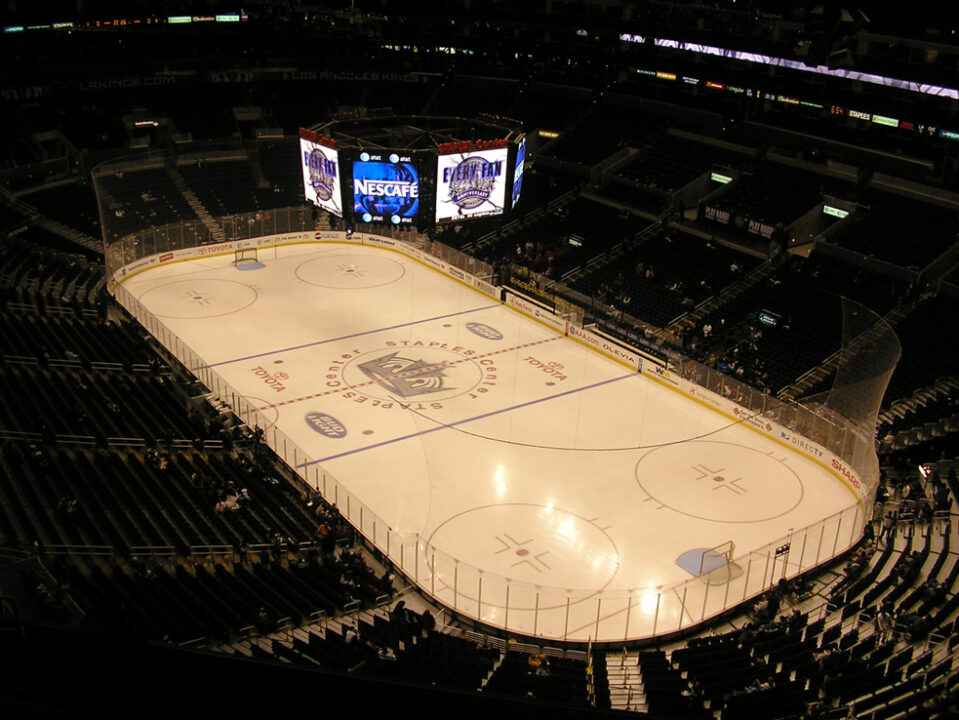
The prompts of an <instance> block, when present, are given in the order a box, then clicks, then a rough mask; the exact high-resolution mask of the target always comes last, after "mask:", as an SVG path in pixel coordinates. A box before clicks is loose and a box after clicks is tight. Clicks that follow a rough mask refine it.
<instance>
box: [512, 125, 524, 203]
mask: <svg viewBox="0 0 959 720" xmlns="http://www.w3.org/2000/svg"><path fill="white" fill-rule="evenodd" d="M525 168H526V138H525V137H524V138H523V139H522V140H520V141H519V147H517V148H516V166H515V168H514V169H513V200H512V202H511V203H510V207H511V208H514V207H516V203H518V202H519V196H520V195H521V194H522V192H523V171H524V169H525Z"/></svg>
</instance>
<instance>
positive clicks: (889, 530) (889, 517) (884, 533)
mask: <svg viewBox="0 0 959 720" xmlns="http://www.w3.org/2000/svg"><path fill="white" fill-rule="evenodd" d="M895 536H896V513H895V511H893V510H890V511H889V512H887V513H886V515H885V517H884V518H883V519H882V530H881V531H880V532H879V542H882V541H883V539H884V538H885V539H886V540H887V541H888V542H892V541H893V540H894V538H895Z"/></svg>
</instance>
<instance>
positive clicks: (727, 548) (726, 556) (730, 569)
mask: <svg viewBox="0 0 959 720" xmlns="http://www.w3.org/2000/svg"><path fill="white" fill-rule="evenodd" d="M735 550H736V543H734V542H733V541H732V540H730V541H728V542H724V543H722V544H720V545H717V546H716V547H713V548H709V549H708V550H704V551H703V556H702V558H700V561H699V577H700V578H702V579H703V581H705V582H706V583H708V584H710V585H722V584H723V583H727V582H729V581H730V580H732V579H734V578H737V577H739V575H741V574H742V568H741V567H739V566H738V565H737V564H736V563H735V562H733V552H734V551H735Z"/></svg>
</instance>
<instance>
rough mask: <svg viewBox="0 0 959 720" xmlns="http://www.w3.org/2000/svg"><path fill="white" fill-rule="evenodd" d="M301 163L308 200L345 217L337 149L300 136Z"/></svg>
mask: <svg viewBox="0 0 959 720" xmlns="http://www.w3.org/2000/svg"><path fill="white" fill-rule="evenodd" d="M300 164H301V165H302V168H303V191H304V193H305V195H306V199H307V201H309V202H311V203H313V204H314V205H319V206H320V207H321V208H323V209H324V210H326V211H327V212H331V213H333V214H334V215H336V216H337V217H343V207H342V203H341V201H340V183H339V178H340V173H339V158H338V153H337V151H336V150H334V149H333V148H330V147H325V146H324V145H321V144H319V143H318V142H315V141H313V140H310V139H308V138H305V137H302V136H301V137H300Z"/></svg>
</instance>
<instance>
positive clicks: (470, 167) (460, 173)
mask: <svg viewBox="0 0 959 720" xmlns="http://www.w3.org/2000/svg"><path fill="white" fill-rule="evenodd" d="M508 153H509V149H508V148H505V147H504V148H496V149H494V150H473V151H470V152H464V153H455V154H452V155H440V156H438V157H437V158H436V222H445V221H448V220H461V219H465V218H474V217H483V216H485V215H499V214H500V213H502V212H503V210H504V205H505V202H506V168H507V162H508V159H507V156H508Z"/></svg>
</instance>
